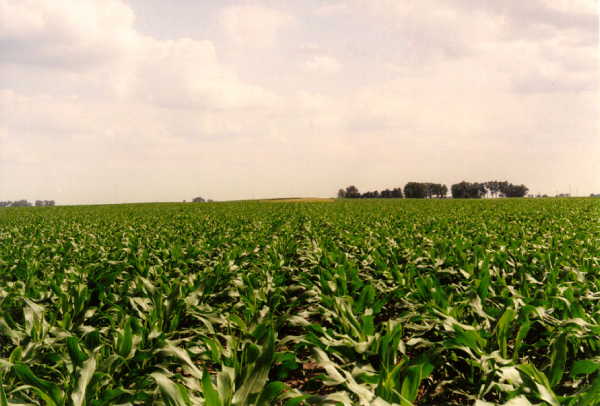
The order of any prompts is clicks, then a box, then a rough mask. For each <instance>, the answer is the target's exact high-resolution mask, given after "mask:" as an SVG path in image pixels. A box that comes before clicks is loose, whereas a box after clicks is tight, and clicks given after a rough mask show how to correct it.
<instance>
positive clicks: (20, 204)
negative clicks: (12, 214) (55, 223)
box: [0, 199, 55, 207]
mask: <svg viewBox="0 0 600 406" xmlns="http://www.w3.org/2000/svg"><path fill="white" fill-rule="evenodd" d="M54 204H55V203H54V200H36V201H35V205H36V206H38V207H40V206H54ZM31 206H33V204H31V203H30V202H29V201H27V200H25V199H22V200H15V201H14V202H13V201H10V200H7V201H3V202H0V207H31Z"/></svg>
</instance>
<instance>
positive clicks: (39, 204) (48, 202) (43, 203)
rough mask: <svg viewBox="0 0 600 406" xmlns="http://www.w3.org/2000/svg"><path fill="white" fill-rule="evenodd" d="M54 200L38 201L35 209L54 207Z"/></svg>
mask: <svg viewBox="0 0 600 406" xmlns="http://www.w3.org/2000/svg"><path fill="white" fill-rule="evenodd" d="M54 205H55V203H54V200H36V201H35V207H50V206H54Z"/></svg>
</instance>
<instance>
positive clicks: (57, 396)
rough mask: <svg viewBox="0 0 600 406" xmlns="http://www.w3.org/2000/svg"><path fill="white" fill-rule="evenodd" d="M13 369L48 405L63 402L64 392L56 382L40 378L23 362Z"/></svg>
mask: <svg viewBox="0 0 600 406" xmlns="http://www.w3.org/2000/svg"><path fill="white" fill-rule="evenodd" d="M13 370H14V372H15V374H16V375H17V377H18V378H19V379H20V380H21V381H23V382H25V383H26V384H27V385H30V386H32V387H33V388H35V389H36V390H37V391H36V392H37V393H38V394H39V395H40V396H41V397H42V398H43V399H44V401H45V402H46V404H47V405H57V406H58V405H62V404H63V402H64V393H63V391H61V390H60V388H59V387H58V386H57V385H56V384H54V383H52V382H50V381H46V380H44V379H41V378H38V377H37V376H36V375H35V374H34V373H33V371H32V370H31V369H29V367H28V366H27V365H25V364H23V363H22V362H19V363H17V364H15V365H14V366H13Z"/></svg>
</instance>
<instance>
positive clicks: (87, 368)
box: [71, 357, 96, 406]
mask: <svg viewBox="0 0 600 406" xmlns="http://www.w3.org/2000/svg"><path fill="white" fill-rule="evenodd" d="M95 371H96V359H95V358H93V357H90V358H89V359H88V360H87V361H85V362H84V363H83V365H82V367H81V369H80V371H79V379H78V380H77V388H76V389H75V392H73V393H72V394H71V400H72V401H73V406H82V405H84V404H85V403H86V401H85V399H86V397H85V394H86V390H87V387H88V384H89V383H90V381H91V380H92V377H93V376H94V372H95Z"/></svg>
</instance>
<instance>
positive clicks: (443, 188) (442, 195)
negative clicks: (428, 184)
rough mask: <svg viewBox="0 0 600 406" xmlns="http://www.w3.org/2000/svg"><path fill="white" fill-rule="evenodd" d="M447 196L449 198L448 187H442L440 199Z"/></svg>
mask: <svg viewBox="0 0 600 406" xmlns="http://www.w3.org/2000/svg"><path fill="white" fill-rule="evenodd" d="M446 196H448V186H446V185H441V187H440V194H439V196H438V197H439V198H440V199H444V198H445V197H446Z"/></svg>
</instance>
